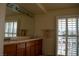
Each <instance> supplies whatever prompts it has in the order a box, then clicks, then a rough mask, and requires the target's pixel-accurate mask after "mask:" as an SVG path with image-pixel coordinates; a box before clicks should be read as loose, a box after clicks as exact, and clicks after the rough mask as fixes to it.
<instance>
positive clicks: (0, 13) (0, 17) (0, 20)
mask: <svg viewBox="0 0 79 59" xmlns="http://www.w3.org/2000/svg"><path fill="white" fill-rule="evenodd" d="M5 9H6V6H5V4H0V55H3V41H4V22H5V21H4V19H5Z"/></svg>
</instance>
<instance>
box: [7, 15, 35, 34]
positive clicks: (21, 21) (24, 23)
mask: <svg viewBox="0 0 79 59" xmlns="http://www.w3.org/2000/svg"><path fill="white" fill-rule="evenodd" d="M8 20H15V21H17V22H18V32H19V31H20V30H21V29H26V30H27V31H28V32H27V35H33V32H34V31H33V30H34V23H33V19H32V18H31V17H28V16H27V15H24V14H22V15H12V16H6V21H8Z"/></svg>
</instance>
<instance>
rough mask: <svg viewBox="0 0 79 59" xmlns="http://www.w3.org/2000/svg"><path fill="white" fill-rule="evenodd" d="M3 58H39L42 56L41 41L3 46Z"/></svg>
mask: <svg viewBox="0 0 79 59" xmlns="http://www.w3.org/2000/svg"><path fill="white" fill-rule="evenodd" d="M4 55H5V56H39V55H42V40H41V39H40V40H33V41H28V42H20V43H16V44H15V43H14V44H8V45H4Z"/></svg>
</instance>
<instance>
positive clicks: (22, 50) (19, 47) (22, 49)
mask: <svg viewBox="0 0 79 59" xmlns="http://www.w3.org/2000/svg"><path fill="white" fill-rule="evenodd" d="M17 56H25V43H18V44H17Z"/></svg>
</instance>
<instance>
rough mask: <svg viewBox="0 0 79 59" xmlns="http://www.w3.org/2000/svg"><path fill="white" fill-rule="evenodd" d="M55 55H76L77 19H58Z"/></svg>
mask: <svg viewBox="0 0 79 59" xmlns="http://www.w3.org/2000/svg"><path fill="white" fill-rule="evenodd" d="M57 21H58V24H57V55H64V56H65V55H67V56H77V55H78V28H79V27H78V26H79V25H78V21H79V20H78V17H63V18H58V20H57Z"/></svg>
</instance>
